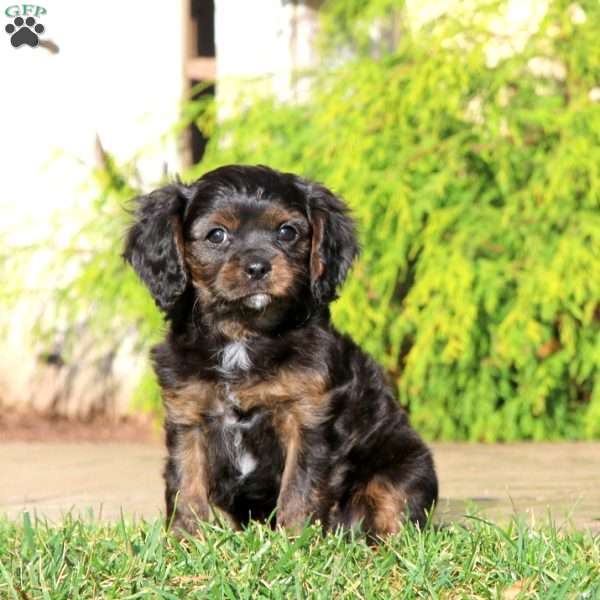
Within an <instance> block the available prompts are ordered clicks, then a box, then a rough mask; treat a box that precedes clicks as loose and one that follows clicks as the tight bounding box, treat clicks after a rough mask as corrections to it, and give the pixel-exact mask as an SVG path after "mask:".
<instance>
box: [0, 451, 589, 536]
mask: <svg viewBox="0 0 600 600" xmlns="http://www.w3.org/2000/svg"><path fill="white" fill-rule="evenodd" d="M433 450H434V454H435V459H436V464H437V468H438V473H439V478H440V485H441V500H440V504H439V507H438V511H437V518H438V520H440V521H449V520H453V519H460V518H461V517H462V515H463V514H464V513H465V511H466V510H468V509H469V508H470V507H477V509H478V510H479V511H480V513H479V514H482V515H485V516H487V517H489V518H492V519H494V520H496V521H500V522H502V521H505V520H506V519H507V518H508V517H509V516H510V515H511V514H514V513H518V514H522V515H525V516H526V517H527V519H528V521H529V522H531V521H534V522H537V523H539V522H543V521H545V520H547V518H548V515H549V514H551V515H552V517H553V518H554V519H555V521H556V522H557V523H558V524H562V523H564V522H565V521H568V520H569V519H570V521H571V522H572V523H574V524H575V525H577V526H578V527H585V528H589V529H592V530H593V531H596V532H600V444H598V443H594V444H591V443H564V444H513V445H505V446H499V445H480V444H473V445H470V444H435V445H434V446H433ZM164 454H165V452H164V449H163V447H162V446H160V445H159V444H127V443H105V444H103V443H95V444H82V443H23V442H7V443H2V444H0V473H1V475H0V514H6V515H8V516H9V517H10V518H18V517H19V515H20V513H21V512H22V511H23V510H29V511H32V512H37V514H39V515H43V516H46V517H48V518H49V519H50V520H52V521H55V520H58V519H59V518H60V516H61V515H62V514H64V513H65V512H68V511H69V510H73V511H74V512H75V513H80V514H85V513H86V511H87V510H89V509H91V510H92V511H93V512H94V514H96V515H100V516H101V517H102V518H104V519H109V520H115V519H118V518H119V517H120V514H121V512H123V514H125V515H127V516H138V517H139V516H143V517H145V518H148V519H152V518H154V517H156V516H158V515H159V514H160V512H161V511H162V509H163V483H162V478H161V471H162V464H163V457H164Z"/></svg>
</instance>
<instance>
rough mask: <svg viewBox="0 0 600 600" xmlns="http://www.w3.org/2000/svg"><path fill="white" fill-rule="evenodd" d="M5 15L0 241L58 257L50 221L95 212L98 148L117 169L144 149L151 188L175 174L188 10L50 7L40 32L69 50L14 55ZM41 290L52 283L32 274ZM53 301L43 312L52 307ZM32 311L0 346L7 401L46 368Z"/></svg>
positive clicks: (106, 4)
mask: <svg viewBox="0 0 600 600" xmlns="http://www.w3.org/2000/svg"><path fill="white" fill-rule="evenodd" d="M11 3H12V2H11V0H8V1H7V2H6V3H4V4H3V5H2V7H0V11H1V12H0V25H1V27H0V73H1V75H0V115H1V116H2V118H1V125H0V170H1V175H2V177H1V180H2V185H0V230H2V231H6V230H10V231H11V232H12V241H15V242H20V243H22V242H25V243H27V242H35V241H36V240H39V239H42V238H45V237H47V238H49V240H50V242H49V246H50V248H49V251H51V249H52V246H53V244H54V243H60V241H61V239H60V238H61V236H62V237H64V236H65V235H67V234H65V232H64V231H63V232H62V233H61V232H58V231H54V230H52V229H51V228H52V227H53V225H50V221H49V215H50V214H53V213H56V212H57V211H59V209H60V211H59V214H60V215H64V219H65V221H66V220H69V219H70V218H72V214H73V212H72V210H71V208H70V207H71V206H73V205H79V206H78V209H79V211H80V212H81V211H83V212H85V211H86V210H87V203H88V202H89V200H90V198H91V196H92V194H93V191H92V190H91V189H90V187H89V185H88V186H87V187H86V183H87V179H88V176H89V172H90V168H91V167H92V166H93V165H94V142H95V137H96V134H98V135H99V137H100V139H101V141H102V144H103V145H104V147H105V149H106V150H107V151H108V152H110V153H112V154H114V155H115V156H116V157H117V158H118V159H120V160H127V159H130V158H132V156H133V155H134V153H136V152H139V151H140V150H142V149H144V156H143V158H142V159H141V160H140V164H139V167H140V172H141V175H142V178H143V181H144V185H145V187H147V188H150V187H152V185H153V184H154V183H155V182H156V181H157V180H158V179H159V178H160V177H161V174H162V172H163V164H164V163H166V164H167V166H168V169H169V171H171V172H176V171H177V170H178V169H179V167H180V165H179V159H178V156H177V152H176V148H175V146H174V144H173V143H172V142H171V143H161V142H160V138H161V136H162V135H163V134H164V133H165V131H166V130H167V129H168V128H169V127H170V126H171V125H172V124H173V123H174V122H175V120H176V119H177V116H178V111H179V105H180V99H181V96H182V92H183V86H184V82H183V76H182V73H183V68H182V49H183V44H182V39H181V38H182V24H183V16H182V10H183V6H184V5H183V3H182V2H179V1H173V0H170V1H168V0H162V1H154V2H148V1H144V0H120V1H119V0H86V1H85V2H73V1H71V2H67V1H66V0H62V1H61V0H42V1H41V2H40V4H41V5H42V6H43V7H44V8H45V9H46V10H47V14H46V15H44V16H43V17H40V19H39V21H40V22H41V23H42V24H43V25H44V27H45V28H46V31H45V33H44V34H43V35H42V36H41V38H42V39H50V40H52V41H53V42H55V43H56V44H57V46H58V47H59V49H60V51H59V53H58V54H51V53H50V52H48V51H47V50H46V49H44V48H41V47H37V48H30V47H29V46H21V47H19V48H16V49H15V48H13V46H12V45H11V44H10V41H9V37H10V36H9V35H8V34H6V32H5V30H4V29H5V26H6V25H7V24H8V23H10V22H12V19H11V18H9V17H7V16H6V15H5V14H4V10H5V8H6V6H8V5H10V4H11ZM26 275H27V277H28V279H29V283H30V284H32V285H37V286H39V287H40V288H41V290H44V289H46V290H47V289H48V288H49V287H51V284H52V282H47V281H46V282H45V281H43V273H40V272H39V271H38V272H35V271H32V272H31V273H29V274H26ZM48 298H49V292H48V291H46V292H44V291H42V292H40V294H39V295H37V296H36V298H35V302H36V303H38V305H39V304H43V303H44V302H46V301H47V300H48ZM33 313H34V311H33V310H32V309H31V307H29V308H28V307H26V306H25V304H23V305H22V310H21V314H20V315H19V316H18V318H13V319H12V322H13V323H16V322H19V326H18V327H17V326H16V325H12V326H11V329H10V331H9V338H8V339H7V338H3V339H1V340H0V357H1V360H0V401H1V400H2V397H3V398H4V401H5V402H10V403H15V402H16V403H18V402H20V401H22V400H23V398H24V397H25V396H27V395H29V394H30V393H31V390H29V389H28V381H29V380H30V378H31V376H32V375H34V374H35V373H36V369H37V368H38V366H37V365H36V364H35V361H34V358H33V356H34V354H33V352H32V350H31V348H29V347H28V344H29V343H30V342H28V339H27V337H26V335H25V331H26V329H27V325H28V319H30V318H31V315H32V314H33Z"/></svg>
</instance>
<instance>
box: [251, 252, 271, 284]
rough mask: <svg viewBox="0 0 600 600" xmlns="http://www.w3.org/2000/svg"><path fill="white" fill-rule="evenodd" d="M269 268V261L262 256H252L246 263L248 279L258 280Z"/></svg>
mask: <svg viewBox="0 0 600 600" xmlns="http://www.w3.org/2000/svg"><path fill="white" fill-rule="evenodd" d="M270 270H271V263H270V262H269V261H268V260H265V259H264V258H252V259H251V260H250V261H249V262H248V264H247V265H246V274H247V275H248V277H249V278H250V279H254V280H256V281H258V280H259V279H262V278H263V277H264V276H265V275H266V274H267V273H268V272H269V271H270Z"/></svg>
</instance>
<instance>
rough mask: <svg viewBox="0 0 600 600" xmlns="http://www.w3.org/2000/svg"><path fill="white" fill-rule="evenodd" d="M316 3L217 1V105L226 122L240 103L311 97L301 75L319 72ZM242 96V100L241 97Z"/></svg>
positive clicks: (277, 0) (263, 0)
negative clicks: (263, 98) (300, 80)
mask: <svg viewBox="0 0 600 600" xmlns="http://www.w3.org/2000/svg"><path fill="white" fill-rule="evenodd" d="M319 4H320V2H319V1H316V0H308V1H307V0H304V1H302V0H297V2H296V3H292V2H283V1H282V0H252V1H248V0H215V33H216V36H215V43H216V54H217V79H218V82H219V84H218V86H217V101H218V108H219V115H220V116H221V117H225V116H226V115H227V114H229V113H230V112H231V111H232V110H233V109H234V106H233V104H235V103H236V102H238V101H241V102H242V104H243V103H244V102H251V101H252V97H253V95H255V94H270V93H274V94H275V95H276V96H277V97H278V98H279V99H281V100H292V99H296V98H298V95H303V94H305V93H306V88H305V87H303V86H302V84H301V83H300V84H298V83H295V81H294V75H295V74H296V73H297V71H301V70H303V69H309V68H311V67H314V66H315V65H316V64H317V62H318V55H317V53H316V50H315V48H314V39H315V36H316V34H317V26H318V11H317V10H316V7H317V6H318V5H319ZM240 96H241V97H240Z"/></svg>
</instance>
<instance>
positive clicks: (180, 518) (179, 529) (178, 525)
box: [171, 510, 205, 539]
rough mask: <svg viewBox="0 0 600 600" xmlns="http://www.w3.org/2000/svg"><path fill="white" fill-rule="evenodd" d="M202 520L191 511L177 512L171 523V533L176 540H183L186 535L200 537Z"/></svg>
mask: <svg viewBox="0 0 600 600" xmlns="http://www.w3.org/2000/svg"><path fill="white" fill-rule="evenodd" d="M203 520H205V519H204V518H203V517H202V516H200V515H198V514H196V513H194V512H193V511H191V510H178V511H177V513H176V515H175V517H174V518H173V521H172V523H171V531H172V532H173V535H175V537H176V538H178V539H183V538H185V536H186V534H189V535H192V536H195V537H200V535H201V529H200V522H201V521H203Z"/></svg>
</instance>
